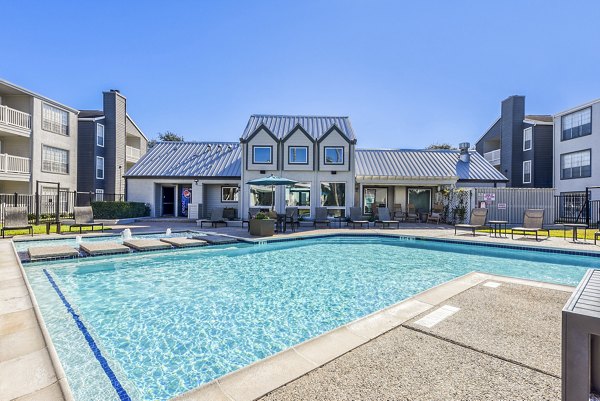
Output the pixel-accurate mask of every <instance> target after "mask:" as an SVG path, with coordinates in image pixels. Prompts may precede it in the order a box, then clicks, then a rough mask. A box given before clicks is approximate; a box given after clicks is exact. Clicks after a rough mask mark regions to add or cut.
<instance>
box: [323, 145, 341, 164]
mask: <svg viewBox="0 0 600 401" xmlns="http://www.w3.org/2000/svg"><path fill="white" fill-rule="evenodd" d="M329 149H341V150H342V152H341V154H342V161H341V162H328V161H327V151H328V150H329ZM345 153H346V149H345V148H344V147H343V146H324V147H323V164H325V165H328V166H341V165H343V164H344V163H346V154H345Z"/></svg>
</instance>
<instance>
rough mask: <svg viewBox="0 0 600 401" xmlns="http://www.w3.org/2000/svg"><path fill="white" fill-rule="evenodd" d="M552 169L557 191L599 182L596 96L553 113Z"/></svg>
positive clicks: (571, 191) (575, 190) (579, 189)
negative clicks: (591, 99) (590, 100)
mask: <svg viewBox="0 0 600 401" xmlns="http://www.w3.org/2000/svg"><path fill="white" fill-rule="evenodd" d="M553 170H554V188H555V190H556V194H557V195H559V194H563V195H564V194H580V193H584V192H585V189H586V188H587V187H592V186H598V185H600V99H597V100H594V101H592V102H588V103H585V104H582V105H580V106H577V107H574V108H571V109H569V110H565V111H563V112H560V113H558V114H556V115H554V169H553Z"/></svg>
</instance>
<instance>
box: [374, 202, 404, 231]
mask: <svg viewBox="0 0 600 401" xmlns="http://www.w3.org/2000/svg"><path fill="white" fill-rule="evenodd" d="M375 224H381V228H385V226H386V225H387V227H388V228H389V227H390V226H391V225H393V224H395V225H396V228H400V222H399V221H398V220H392V218H391V216H390V209H388V208H387V207H380V208H378V209H377V220H376V221H375Z"/></svg>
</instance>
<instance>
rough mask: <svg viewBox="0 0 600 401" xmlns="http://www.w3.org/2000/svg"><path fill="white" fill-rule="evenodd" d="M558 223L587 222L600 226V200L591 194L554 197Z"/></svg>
mask: <svg viewBox="0 0 600 401" xmlns="http://www.w3.org/2000/svg"><path fill="white" fill-rule="evenodd" d="M554 208H555V210H556V212H555V213H556V223H578V224H586V225H587V226H588V227H590V228H598V223H599V221H600V200H592V199H590V197H589V194H586V193H582V194H562V195H556V196H555V197H554Z"/></svg>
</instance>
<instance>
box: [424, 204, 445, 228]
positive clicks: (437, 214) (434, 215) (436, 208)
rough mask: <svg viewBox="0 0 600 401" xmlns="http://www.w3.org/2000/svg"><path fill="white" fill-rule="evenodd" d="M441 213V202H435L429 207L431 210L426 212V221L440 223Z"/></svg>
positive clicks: (442, 206) (442, 211)
mask: <svg viewBox="0 0 600 401" xmlns="http://www.w3.org/2000/svg"><path fill="white" fill-rule="evenodd" d="M442 213H444V205H442V204H441V203H436V204H435V205H433V208H431V212H430V213H429V214H427V223H429V222H432V223H435V224H440V220H442Z"/></svg>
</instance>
